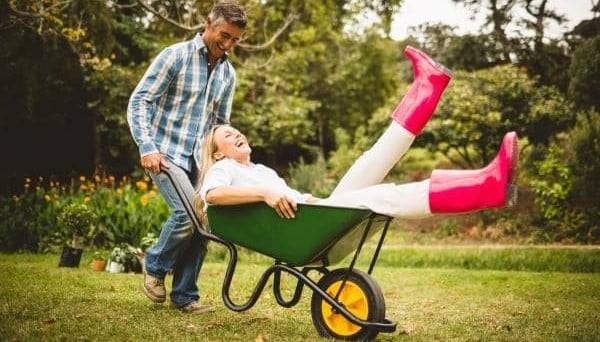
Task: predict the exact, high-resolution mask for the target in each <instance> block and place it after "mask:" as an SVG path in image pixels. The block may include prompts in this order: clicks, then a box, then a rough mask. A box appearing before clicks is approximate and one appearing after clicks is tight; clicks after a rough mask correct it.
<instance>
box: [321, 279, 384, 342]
mask: <svg viewBox="0 0 600 342" xmlns="http://www.w3.org/2000/svg"><path fill="white" fill-rule="evenodd" d="M347 272H348V270H347V269H338V270H335V271H332V272H330V273H327V274H325V275H324V276H323V277H322V278H321V279H320V280H319V283H318V286H319V288H320V289H322V290H323V291H325V292H326V293H327V294H328V295H329V296H331V297H332V298H334V299H335V298H336V296H337V302H338V303H340V304H341V305H342V306H343V307H344V308H346V310H348V311H349V312H350V313H351V314H352V315H354V316H355V317H356V318H358V319H360V320H363V321H367V322H383V321H384V319H385V300H384V298H383V293H382V292H381V289H380V288H379V285H377V283H376V282H375V281H374V280H373V278H371V276H369V275H368V274H367V273H364V272H362V271H359V270H353V271H352V272H350V274H348V278H347V280H346V282H345V283H344V278H345V277H346V274H347ZM342 284H343V288H341V286H342ZM338 292H339V296H338ZM311 314H312V319H313V324H314V325H315V328H316V329H317V331H318V332H319V334H320V335H321V336H323V337H327V338H336V339H344V340H352V341H354V340H371V339H374V338H375V336H377V334H378V333H379V331H377V330H375V329H372V328H367V327H361V326H359V325H356V324H354V323H352V322H351V321H350V320H348V319H347V318H346V317H344V316H343V315H342V314H341V313H340V312H339V311H338V310H337V309H336V308H335V307H333V306H331V305H329V303H327V302H326V301H325V300H323V298H322V297H321V295H319V294H318V293H317V292H313V296H312V300H311Z"/></svg>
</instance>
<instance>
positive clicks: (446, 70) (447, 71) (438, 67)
mask: <svg viewBox="0 0 600 342" xmlns="http://www.w3.org/2000/svg"><path fill="white" fill-rule="evenodd" d="M405 50H410V51H412V52H414V53H416V54H418V55H419V56H421V57H423V58H424V59H426V60H427V62H429V64H430V65H431V66H433V67H434V68H435V69H436V70H438V71H440V72H441V73H443V74H444V75H446V76H448V77H450V78H452V70H450V68H448V67H446V66H445V65H443V64H442V63H438V62H436V61H434V60H433V58H431V57H429V55H427V54H426V53H425V52H423V51H421V50H419V49H417V48H415V47H412V46H410V45H409V46H407V47H406V49H405Z"/></svg>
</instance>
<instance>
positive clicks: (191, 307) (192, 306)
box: [170, 302, 215, 314]
mask: <svg viewBox="0 0 600 342" xmlns="http://www.w3.org/2000/svg"><path fill="white" fill-rule="evenodd" d="M170 307H171V308H172V309H176V310H179V311H181V312H184V313H191V314H203V313H207V312H213V311H215V307H214V306H211V305H202V304H200V303H198V302H191V303H189V304H186V305H184V306H181V307H177V306H175V304H173V303H171V304H170Z"/></svg>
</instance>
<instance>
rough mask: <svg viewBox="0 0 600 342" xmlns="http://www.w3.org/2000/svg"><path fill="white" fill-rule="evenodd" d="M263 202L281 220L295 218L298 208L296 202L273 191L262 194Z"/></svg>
mask: <svg viewBox="0 0 600 342" xmlns="http://www.w3.org/2000/svg"><path fill="white" fill-rule="evenodd" d="M264 201H265V203H267V205H268V206H269V207H271V208H273V209H275V211H276V212H277V215H279V217H281V218H287V219H293V218H295V217H296V210H298V206H297V205H296V201H294V200H293V199H291V198H289V197H288V196H286V195H284V194H282V193H279V192H274V191H267V192H266V193H265V194H264Z"/></svg>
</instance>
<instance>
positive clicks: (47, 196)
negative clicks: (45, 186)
mask: <svg viewBox="0 0 600 342" xmlns="http://www.w3.org/2000/svg"><path fill="white" fill-rule="evenodd" d="M44 199H45V200H46V202H50V201H51V200H52V198H51V197H50V195H44Z"/></svg>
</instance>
